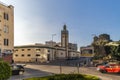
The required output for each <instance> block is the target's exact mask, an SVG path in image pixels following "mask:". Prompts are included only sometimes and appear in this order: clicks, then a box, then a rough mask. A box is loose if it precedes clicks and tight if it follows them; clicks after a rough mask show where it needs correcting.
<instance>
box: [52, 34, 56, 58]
mask: <svg viewBox="0 0 120 80" xmlns="http://www.w3.org/2000/svg"><path fill="white" fill-rule="evenodd" d="M54 36H56V34H52V60H54V55H53V47H54V46H53V37H54Z"/></svg>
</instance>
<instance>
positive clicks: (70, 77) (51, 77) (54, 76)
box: [24, 74, 99, 80]
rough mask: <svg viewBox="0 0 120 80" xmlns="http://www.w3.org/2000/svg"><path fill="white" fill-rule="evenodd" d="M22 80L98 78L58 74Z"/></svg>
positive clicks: (91, 79) (80, 79) (88, 79)
mask: <svg viewBox="0 0 120 80" xmlns="http://www.w3.org/2000/svg"><path fill="white" fill-rule="evenodd" d="M24 80H99V78H98V77H96V76H90V75H83V74H58V75H53V76H46V77H41V78H30V79H24Z"/></svg>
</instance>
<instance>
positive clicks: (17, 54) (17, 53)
mask: <svg viewBox="0 0 120 80" xmlns="http://www.w3.org/2000/svg"><path fill="white" fill-rule="evenodd" d="M78 56H79V52H77V51H71V50H69V57H70V58H77V57H78ZM13 59H14V61H15V62H47V61H52V60H59V59H66V51H65V48H60V47H58V46H54V47H49V46H48V45H46V44H33V45H23V46H15V47H14V55H13Z"/></svg>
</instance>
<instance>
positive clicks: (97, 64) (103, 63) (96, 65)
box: [95, 62, 108, 67]
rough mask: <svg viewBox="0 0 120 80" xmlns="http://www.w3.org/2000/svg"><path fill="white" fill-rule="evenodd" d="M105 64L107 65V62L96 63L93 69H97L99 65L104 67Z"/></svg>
mask: <svg viewBox="0 0 120 80" xmlns="http://www.w3.org/2000/svg"><path fill="white" fill-rule="evenodd" d="M106 64H108V62H101V63H96V64H95V67H98V66H100V65H106Z"/></svg>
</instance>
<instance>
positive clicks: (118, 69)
mask: <svg viewBox="0 0 120 80" xmlns="http://www.w3.org/2000/svg"><path fill="white" fill-rule="evenodd" d="M97 70H98V71H100V72H102V73H106V72H108V73H120V65H119V64H106V65H100V66H98V67H97Z"/></svg>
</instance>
